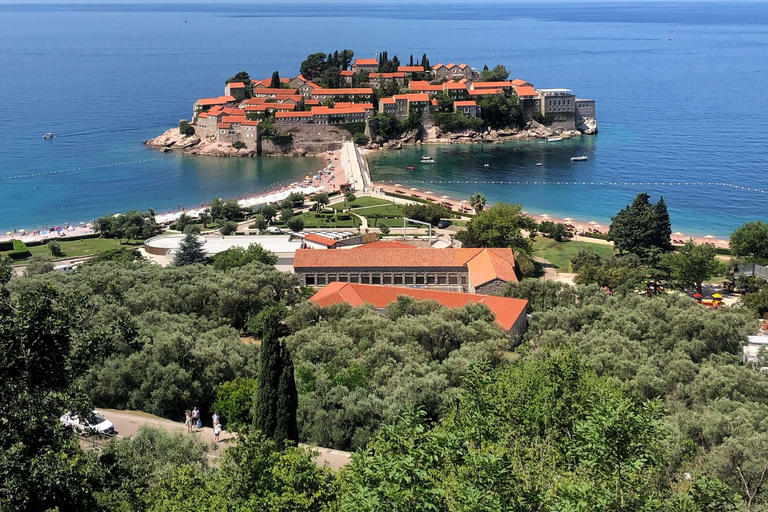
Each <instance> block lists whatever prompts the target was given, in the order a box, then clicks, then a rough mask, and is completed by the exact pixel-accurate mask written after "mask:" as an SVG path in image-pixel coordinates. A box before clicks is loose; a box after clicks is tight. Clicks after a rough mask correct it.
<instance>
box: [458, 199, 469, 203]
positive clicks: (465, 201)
mask: <svg viewBox="0 0 768 512" xmlns="http://www.w3.org/2000/svg"><path fill="white" fill-rule="evenodd" d="M459 202H460V203H468V202H469V201H467V200H466V199H462V200H461V201H459Z"/></svg>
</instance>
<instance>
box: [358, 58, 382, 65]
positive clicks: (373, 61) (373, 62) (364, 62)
mask: <svg viewBox="0 0 768 512" xmlns="http://www.w3.org/2000/svg"><path fill="white" fill-rule="evenodd" d="M353 65H354V66H378V65H379V61H377V60H376V59H355V62H354V64H353Z"/></svg>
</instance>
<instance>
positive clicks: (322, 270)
mask: <svg viewBox="0 0 768 512" xmlns="http://www.w3.org/2000/svg"><path fill="white" fill-rule="evenodd" d="M401 245H402V244H401ZM293 269H294V271H295V272H296V274H297V276H298V278H299V281H300V282H301V283H302V284H307V285H309V286H325V285H327V284H329V283H332V282H334V281H342V282H350V283H362V284H385V285H395V286H417V287H428V288H429V287H434V288H451V289H454V290H461V291H463V292H469V293H493V292H498V291H500V290H501V288H502V287H503V286H504V285H505V284H506V283H508V282H517V276H516V275H515V258H514V255H513V254H512V249H509V248H500V249H464V248H462V249H454V248H448V249H434V248H431V247H429V248H418V247H409V248H403V247H401V246H392V247H382V246H378V247H376V248H366V246H365V245H364V246H362V247H358V248H355V249H350V250H338V251H318V250H314V249H298V250H297V251H296V255H295V257H294V260H293Z"/></svg>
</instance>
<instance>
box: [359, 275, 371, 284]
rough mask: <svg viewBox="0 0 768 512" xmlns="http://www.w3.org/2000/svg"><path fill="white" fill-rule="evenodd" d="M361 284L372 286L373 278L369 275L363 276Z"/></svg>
mask: <svg viewBox="0 0 768 512" xmlns="http://www.w3.org/2000/svg"><path fill="white" fill-rule="evenodd" d="M360 282H361V283H363V284H370V283H371V276H369V275H361V276H360Z"/></svg>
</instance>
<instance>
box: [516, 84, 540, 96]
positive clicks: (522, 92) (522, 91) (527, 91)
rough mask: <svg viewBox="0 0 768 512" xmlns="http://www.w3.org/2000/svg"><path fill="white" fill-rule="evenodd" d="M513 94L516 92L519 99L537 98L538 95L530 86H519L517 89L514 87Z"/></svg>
mask: <svg viewBox="0 0 768 512" xmlns="http://www.w3.org/2000/svg"><path fill="white" fill-rule="evenodd" d="M515 92H517V95H518V96H520V97H523V96H538V95H539V93H538V92H536V89H534V88H533V87H532V86H530V85H521V86H518V87H515Z"/></svg>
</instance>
